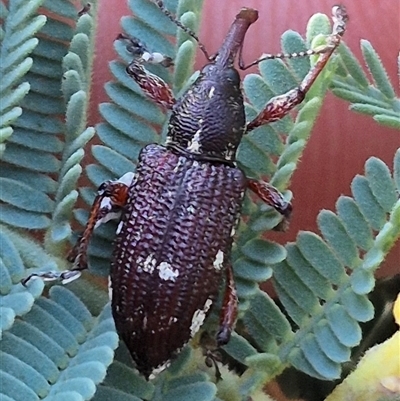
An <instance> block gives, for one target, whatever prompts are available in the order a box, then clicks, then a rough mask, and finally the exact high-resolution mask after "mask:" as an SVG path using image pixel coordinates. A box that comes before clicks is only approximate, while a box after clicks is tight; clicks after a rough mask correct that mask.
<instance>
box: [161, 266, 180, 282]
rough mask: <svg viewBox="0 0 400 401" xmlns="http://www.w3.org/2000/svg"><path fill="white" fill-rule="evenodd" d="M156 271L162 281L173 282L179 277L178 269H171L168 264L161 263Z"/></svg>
mask: <svg viewBox="0 0 400 401" xmlns="http://www.w3.org/2000/svg"><path fill="white" fill-rule="evenodd" d="M157 269H158V271H159V273H158V275H159V276H160V278H161V279H162V280H170V281H175V280H176V278H177V277H178V276H179V270H178V269H175V270H174V269H172V266H171V264H170V263H168V262H161V263H160V264H159V265H158V266H157Z"/></svg>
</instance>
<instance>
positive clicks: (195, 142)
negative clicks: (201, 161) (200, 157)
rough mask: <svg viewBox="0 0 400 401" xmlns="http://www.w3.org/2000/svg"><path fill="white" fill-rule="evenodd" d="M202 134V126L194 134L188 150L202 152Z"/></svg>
mask: <svg viewBox="0 0 400 401" xmlns="http://www.w3.org/2000/svg"><path fill="white" fill-rule="evenodd" d="M200 134H201V128H200V129H199V130H197V131H196V133H195V134H194V136H193V139H192V140H191V141H190V142H189V144H188V146H187V148H186V150H188V151H190V152H193V153H200V147H201V143H200Z"/></svg>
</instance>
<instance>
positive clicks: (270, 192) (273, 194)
mask: <svg viewBox="0 0 400 401" xmlns="http://www.w3.org/2000/svg"><path fill="white" fill-rule="evenodd" d="M247 185H248V187H249V188H250V189H251V190H252V191H253V192H254V193H256V194H257V195H258V196H259V198H260V199H261V200H262V201H264V202H265V203H266V204H267V205H269V206H271V207H273V208H274V209H275V210H276V211H277V212H279V213H280V214H281V215H282V216H283V217H285V218H286V219H289V218H290V215H291V213H292V204H291V203H290V202H288V201H287V200H286V199H285V198H284V197H283V195H282V194H281V193H280V192H279V191H278V190H277V189H276V188H275V187H273V186H272V185H271V184H268V183H267V182H265V181H262V180H254V179H251V178H250V179H248V184H247Z"/></svg>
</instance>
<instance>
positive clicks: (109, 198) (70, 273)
mask: <svg viewBox="0 0 400 401" xmlns="http://www.w3.org/2000/svg"><path fill="white" fill-rule="evenodd" d="M132 181H133V173H126V174H125V175H123V176H122V177H121V178H120V179H119V180H116V181H106V182H104V183H103V184H101V185H100V187H99V189H98V193H97V196H96V198H95V200H94V202H93V205H92V208H91V210H90V215H89V219H88V221H87V223H86V227H85V230H84V232H83V234H82V235H81V237H80V238H79V240H78V242H77V243H76V244H75V246H74V247H73V248H72V250H71V252H70V253H69V254H68V256H67V259H68V261H70V262H73V263H74V266H73V268H72V269H70V270H64V271H61V272H53V271H51V272H43V273H33V274H31V275H30V276H28V277H26V278H25V279H23V280H22V284H23V285H26V283H27V282H28V281H29V280H30V279H31V278H32V277H41V278H42V279H43V280H45V281H54V280H61V281H62V283H63V284H67V283H69V282H70V281H73V280H75V279H77V278H78V277H79V276H80V275H81V271H82V270H85V269H87V268H88V264H87V249H88V245H89V240H90V238H91V236H92V233H93V230H94V229H95V228H96V227H98V226H99V225H100V224H103V223H106V222H107V221H109V220H112V219H115V218H119V215H120V212H121V209H122V208H123V206H124V205H125V203H126V200H127V198H128V190H129V188H130V186H131V185H132Z"/></svg>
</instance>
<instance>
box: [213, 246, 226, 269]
mask: <svg viewBox="0 0 400 401" xmlns="http://www.w3.org/2000/svg"><path fill="white" fill-rule="evenodd" d="M223 263H224V253H223V252H222V251H221V249H220V250H219V251H218V252H217V256H215V259H214V263H213V266H214V269H215V270H221V269H222V266H223Z"/></svg>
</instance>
